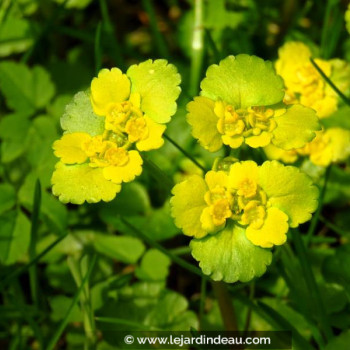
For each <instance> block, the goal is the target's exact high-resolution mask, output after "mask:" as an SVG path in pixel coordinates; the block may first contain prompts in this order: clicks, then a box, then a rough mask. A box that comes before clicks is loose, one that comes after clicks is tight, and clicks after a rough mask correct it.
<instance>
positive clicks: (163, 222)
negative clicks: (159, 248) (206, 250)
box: [101, 185, 179, 241]
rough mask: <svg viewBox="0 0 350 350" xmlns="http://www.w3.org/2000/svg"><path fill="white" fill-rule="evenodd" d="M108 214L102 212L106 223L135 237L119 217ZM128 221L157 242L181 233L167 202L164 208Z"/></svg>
mask: <svg viewBox="0 0 350 350" xmlns="http://www.w3.org/2000/svg"><path fill="white" fill-rule="evenodd" d="M123 186H124V185H123ZM106 214H107V212H105V211H102V212H101V217H102V219H103V220H104V221H105V222H107V223H109V224H112V225H113V226H114V227H115V228H117V229H118V230H120V231H121V232H124V233H128V234H130V235H135V232H134V231H133V229H131V228H130V227H129V226H128V225H125V223H124V222H123V220H121V219H120V218H119V216H117V215H106ZM127 220H128V221H129V222H130V223H132V225H133V226H134V227H135V228H136V229H138V230H142V232H143V233H144V234H145V235H147V236H149V237H150V238H152V239H153V240H155V241H161V240H165V239H168V238H171V237H174V236H175V235H177V234H178V233H179V229H178V228H177V227H176V226H175V224H174V220H173V219H172V218H171V215H170V208H169V203H168V202H166V203H165V205H164V206H163V207H161V208H157V209H150V210H148V211H147V213H145V214H143V215H131V216H128V217H127Z"/></svg>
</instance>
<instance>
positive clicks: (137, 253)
mask: <svg viewBox="0 0 350 350" xmlns="http://www.w3.org/2000/svg"><path fill="white" fill-rule="evenodd" d="M93 245H94V247H95V249H96V250H97V251H98V252H99V253H100V254H103V255H105V256H108V257H109V258H112V259H114V260H118V261H121V262H123V263H125V264H134V263H136V262H137V260H138V259H140V257H141V256H142V254H143V252H144V251H145V246H144V245H143V243H142V242H141V241H140V240H139V239H137V238H135V237H128V236H112V235H103V234H95V238H94V242H93Z"/></svg>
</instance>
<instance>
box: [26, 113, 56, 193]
mask: <svg viewBox="0 0 350 350" xmlns="http://www.w3.org/2000/svg"><path fill="white" fill-rule="evenodd" d="M27 138H28V146H27V154H26V158H27V160H28V162H29V164H30V165H31V167H32V172H33V173H35V175H36V176H37V177H38V178H40V180H41V184H42V186H43V187H49V186H50V178H51V175H52V172H53V171H54V169H55V164H56V162H57V158H56V157H55V156H54V154H53V151H52V144H53V142H54V141H55V140H56V139H58V138H59V135H58V133H57V125H56V123H55V121H54V120H53V119H52V118H50V117H47V116H39V117H37V118H35V119H34V120H33V122H32V124H31V127H30V129H29V132H28V136H27Z"/></svg>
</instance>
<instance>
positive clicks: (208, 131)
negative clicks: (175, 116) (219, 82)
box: [187, 96, 222, 152]
mask: <svg viewBox="0 0 350 350" xmlns="http://www.w3.org/2000/svg"><path fill="white" fill-rule="evenodd" d="M214 106H215V102H214V101H213V100H211V99H209V98H206V97H203V96H198V97H195V98H194V101H191V102H190V103H188V105H187V111H188V114H187V121H188V123H189V124H190V125H191V126H192V135H193V137H195V138H196V139H198V141H199V143H200V144H201V146H203V147H204V148H205V149H206V150H208V151H209V152H216V151H218V150H219V149H220V148H221V146H222V140H221V135H220V134H219V132H218V129H217V126H216V125H217V122H218V117H217V116H216V114H215V113H214Z"/></svg>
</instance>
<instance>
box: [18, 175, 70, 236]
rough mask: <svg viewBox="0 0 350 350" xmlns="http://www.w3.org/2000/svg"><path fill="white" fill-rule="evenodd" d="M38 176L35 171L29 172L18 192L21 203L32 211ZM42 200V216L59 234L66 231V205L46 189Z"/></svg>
mask: <svg viewBox="0 0 350 350" xmlns="http://www.w3.org/2000/svg"><path fill="white" fill-rule="evenodd" d="M37 178H38V177H37V176H36V174H34V173H30V174H28V175H27V177H26V178H25V180H24V183H23V185H22V186H21V188H20V190H19V192H18V197H19V201H20V203H21V204H22V205H23V206H24V207H25V208H26V209H28V210H30V211H31V210H32V207H33V195H34V189H35V182H36V180H37ZM41 183H42V181H41ZM41 202H42V204H41V209H40V216H41V218H42V219H43V220H44V221H45V222H46V224H47V225H48V227H49V228H50V229H51V230H52V231H53V232H55V233H57V234H61V233H62V232H64V231H65V230H66V228H67V222H68V211H67V208H66V206H65V205H63V204H62V203H61V202H60V201H59V200H58V199H57V198H55V197H53V196H52V195H51V194H49V193H47V192H46V191H42V197H41ZM56 238H57V237H56Z"/></svg>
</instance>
